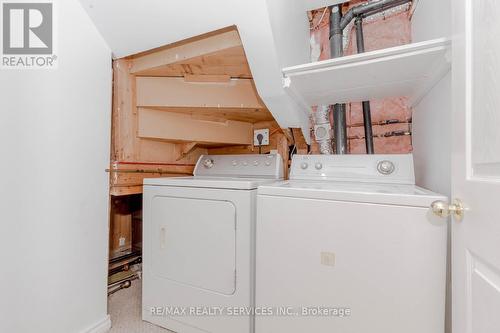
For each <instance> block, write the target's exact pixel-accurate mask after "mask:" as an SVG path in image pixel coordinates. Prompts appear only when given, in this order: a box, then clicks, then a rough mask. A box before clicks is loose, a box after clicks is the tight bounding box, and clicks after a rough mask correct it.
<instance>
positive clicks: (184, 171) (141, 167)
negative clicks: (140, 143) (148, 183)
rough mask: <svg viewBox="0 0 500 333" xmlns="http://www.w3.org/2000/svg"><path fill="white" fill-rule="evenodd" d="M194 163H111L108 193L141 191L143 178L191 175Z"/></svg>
mask: <svg viewBox="0 0 500 333" xmlns="http://www.w3.org/2000/svg"><path fill="white" fill-rule="evenodd" d="M193 170H194V164H162V163H117V162H115V163H112V164H111V168H110V170H108V171H109V172H110V177H109V178H110V185H111V187H110V194H111V195H113V196H120V195H129V194H137V193H142V183H143V180H144V178H156V177H179V176H188V175H192V174H193Z"/></svg>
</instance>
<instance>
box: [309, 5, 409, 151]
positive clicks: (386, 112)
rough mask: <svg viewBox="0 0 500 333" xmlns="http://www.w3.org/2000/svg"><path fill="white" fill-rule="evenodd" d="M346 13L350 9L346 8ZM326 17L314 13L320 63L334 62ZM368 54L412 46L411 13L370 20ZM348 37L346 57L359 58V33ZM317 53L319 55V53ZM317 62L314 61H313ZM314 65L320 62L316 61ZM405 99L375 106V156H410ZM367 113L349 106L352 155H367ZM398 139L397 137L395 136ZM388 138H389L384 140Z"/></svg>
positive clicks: (366, 25)
mask: <svg viewBox="0 0 500 333" xmlns="http://www.w3.org/2000/svg"><path fill="white" fill-rule="evenodd" d="M362 2H364V1H351V2H350V6H355V5H359V4H360V3H362ZM343 10H344V12H345V11H347V10H348V7H347V6H345V7H344V9H343ZM322 15H323V9H321V10H317V11H313V12H312V13H311V17H312V20H311V28H312V30H311V51H312V54H313V55H314V54H315V52H314V49H316V51H317V50H318V49H320V50H321V54H320V58H319V60H324V59H329V58H330V43H329V15H328V11H327V12H326V13H325V15H323V19H322V20H321V23H320V22H319V19H320V18H321V16H322ZM363 28H364V37H365V50H366V51H367V52H368V51H373V50H377V49H381V48H387V47H393V46H398V45H403V44H408V43H410V42H411V24H410V20H409V16H408V12H407V11H403V12H392V13H387V14H386V15H377V16H376V17H372V18H368V19H366V20H365V22H364V23H363ZM346 33H347V36H348V41H347V46H346V48H345V50H344V54H345V55H351V54H356V53H357V50H356V31H355V29H354V27H353V25H352V24H351V25H349V26H348V27H347V28H346ZM316 53H317V52H316ZM313 58H314V57H313ZM312 61H317V60H316V59H312ZM406 101H407V99H406V98H405V97H398V98H390V99H384V100H378V101H370V102H371V110H372V123H374V126H373V134H374V136H375V138H374V144H375V153H377V154H397V153H409V152H411V151H412V145H411V135H409V134H410V133H411V110H410V109H409V108H408V107H407V104H406ZM388 120H390V121H396V120H397V121H399V123H395V124H389V125H380V123H381V122H385V121H388ZM362 124H363V113H362V107H361V103H360V102H357V103H348V104H347V126H348V136H349V152H350V153H353V154H364V153H365V141H364V128H363V125H362ZM391 134H392V135H396V136H391ZM384 135H385V136H387V137H384ZM316 146H317V145H315V144H313V146H312V151H313V152H314V153H317V147H316Z"/></svg>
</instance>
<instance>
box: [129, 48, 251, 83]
mask: <svg viewBox="0 0 500 333" xmlns="http://www.w3.org/2000/svg"><path fill="white" fill-rule="evenodd" d="M137 74H138V76H174V77H175V76H177V77H180V76H186V75H190V74H192V75H227V76H229V77H232V78H247V79H251V78H252V73H251V71H250V66H249V65H248V62H247V58H246V56H245V51H244V50H243V47H234V48H231V49H226V50H222V51H220V52H216V53H213V54H208V55H202V56H199V57H195V58H191V59H187V60H184V61H180V62H178V63H175V64H171V65H164V66H161V67H156V68H152V69H148V70H144V71H141V72H140V73H137Z"/></svg>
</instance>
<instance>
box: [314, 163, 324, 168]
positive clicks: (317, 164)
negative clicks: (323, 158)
mask: <svg viewBox="0 0 500 333" xmlns="http://www.w3.org/2000/svg"><path fill="white" fill-rule="evenodd" d="M314 167H315V168H316V170H321V169H322V168H323V164H322V163H321V162H317V163H316V164H314Z"/></svg>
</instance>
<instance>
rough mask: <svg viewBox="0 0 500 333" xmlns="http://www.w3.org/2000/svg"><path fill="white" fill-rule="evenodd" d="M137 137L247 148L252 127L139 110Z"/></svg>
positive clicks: (250, 139) (247, 124)
mask: <svg viewBox="0 0 500 333" xmlns="http://www.w3.org/2000/svg"><path fill="white" fill-rule="evenodd" d="M139 137H141V138H148V139H154V140H167V141H171V142H198V143H217V144H231V145H250V144H252V141H253V126H252V124H250V123H246V122H241V121H232V120H228V121H225V122H215V121H207V120H197V119H193V118H192V117H190V116H189V115H185V114H176V113H171V112H163V111H158V110H151V109H145V108H140V109H139Z"/></svg>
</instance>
